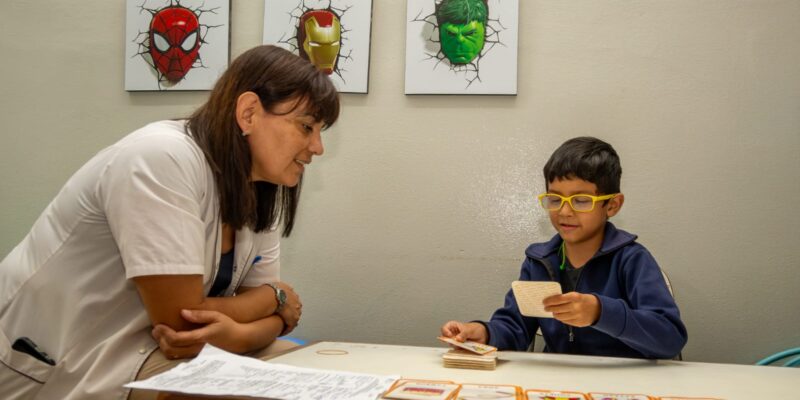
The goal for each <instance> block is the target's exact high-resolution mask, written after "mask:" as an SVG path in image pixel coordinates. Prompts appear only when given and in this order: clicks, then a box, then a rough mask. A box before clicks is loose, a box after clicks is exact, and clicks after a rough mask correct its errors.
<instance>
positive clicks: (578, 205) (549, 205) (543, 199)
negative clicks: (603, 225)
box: [538, 193, 619, 212]
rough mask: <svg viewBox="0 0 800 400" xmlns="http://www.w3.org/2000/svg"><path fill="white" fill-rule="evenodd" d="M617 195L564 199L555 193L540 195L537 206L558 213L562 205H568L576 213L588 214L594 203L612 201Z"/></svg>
mask: <svg viewBox="0 0 800 400" xmlns="http://www.w3.org/2000/svg"><path fill="white" fill-rule="evenodd" d="M618 194H619V193H614V194H606V195H603V196H592V195H590V194H573V195H572V196H569V197H564V196H561V195H558V194H555V193H542V194H540V195H539V196H538V198H539V204H541V205H542V208H544V209H545V210H548V211H558V210H560V209H561V207H562V206H563V205H564V203H565V202H566V203H569V206H570V207H572V209H573V210H574V211H576V212H590V211H592V210H594V203H597V202H598V201H603V200H608V199H613V198H614V197H616V196H617V195H618Z"/></svg>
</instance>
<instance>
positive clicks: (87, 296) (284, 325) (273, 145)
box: [0, 46, 339, 399]
mask: <svg viewBox="0 0 800 400" xmlns="http://www.w3.org/2000/svg"><path fill="white" fill-rule="evenodd" d="M338 114H339V97H338V93H337V92H336V89H335V88H334V87H333V85H332V83H331V82H330V80H329V79H328V78H327V77H326V76H325V75H324V74H322V73H321V72H320V71H318V70H316V69H315V67H314V66H313V65H312V64H310V63H309V62H308V61H305V60H303V59H301V58H300V57H297V56H295V55H293V54H291V53H290V52H288V51H286V50H283V49H280V48H277V47H273V46H260V47H257V48H254V49H251V50H249V51H247V52H245V53H244V54H242V55H241V56H239V57H238V58H237V59H236V60H234V61H233V63H232V64H231V65H230V67H229V68H228V70H227V71H226V72H225V73H224V74H223V75H222V77H220V79H219V81H218V82H217V83H216V85H215V87H214V89H213V90H212V92H211V94H210V96H209V99H208V101H207V102H206V104H204V105H203V106H201V107H200V108H199V109H198V110H197V111H196V112H195V113H194V114H193V115H192V116H191V117H190V118H189V119H188V120H186V121H161V122H156V123H153V124H150V125H147V126H145V127H143V128H141V129H139V130H137V131H135V132H133V133H131V134H130V135H128V136H126V137H125V138H123V139H122V140H120V141H119V142H117V143H115V144H114V145H112V146H110V147H108V148H106V149H104V150H102V151H101V152H99V153H98V154H97V155H95V156H94V157H93V158H92V159H91V160H89V162H88V163H86V164H85V165H84V166H83V167H82V168H81V169H80V170H78V172H76V173H75V175H73V176H72V177H71V178H70V180H69V181H68V182H67V183H66V185H65V186H64V188H63V189H62V190H61V192H60V193H59V194H58V195H57V196H56V198H55V199H54V200H53V202H52V203H50V205H49V206H48V207H47V209H45V211H44V212H43V214H42V215H41V216H40V217H39V219H38V220H37V221H36V222H35V224H34V226H33V228H32V229H31V232H30V233H29V234H28V235H27V236H26V237H25V239H24V240H23V241H22V243H20V244H19V245H18V246H17V247H16V248H15V249H14V250H12V252H11V253H10V254H9V255H8V256H7V257H6V258H5V259H4V260H3V261H2V263H0V361H2V363H1V364H0V393H3V396H4V397H6V398H26V399H28V398H46V399H49V398H60V399H72V398H80V399H95V398H97V399H114V398H116V399H125V398H126V397H127V396H128V395H129V393H128V390H126V389H124V388H123V387H122V385H123V384H125V383H126V382H129V381H132V380H134V379H136V378H137V377H139V378H142V377H144V376H149V375H151V374H153V373H155V372H158V371H161V370H164V369H167V368H169V367H171V366H172V365H174V364H175V363H177V361H174V360H179V359H181V358H186V357H193V356H195V355H196V354H197V353H198V352H199V351H200V349H201V347H202V346H203V345H204V344H205V343H211V344H213V345H215V346H217V347H220V348H223V349H226V350H229V351H233V352H237V353H251V354H252V353H253V352H256V351H259V350H261V353H262V354H263V353H264V352H269V351H270V350H274V349H275V348H276V347H277V345H276V344H275V338H276V337H278V336H279V335H281V334H285V333H288V332H290V331H291V330H292V329H294V327H295V326H297V323H298V320H299V318H300V314H301V311H302V304H301V303H300V299H299V297H298V296H297V294H296V293H295V292H294V291H293V289H292V288H291V286H289V285H288V284H286V283H284V282H280V281H279V274H278V272H279V271H278V270H279V261H278V248H279V240H278V239H279V237H278V232H277V228H278V225H279V224H282V225H283V235H284V236H288V235H289V233H291V231H292V227H293V225H294V216H295V210H296V208H297V202H298V199H299V195H300V181H301V178H302V175H303V172H304V170H305V168H306V166H307V165H308V164H309V163H311V160H312V158H313V157H314V156H319V155H322V152H323V146H322V142H321V137H320V134H321V131H322V130H323V129H325V128H327V127H329V126H331V125H332V124H333V123H334V122H335V121H336V119H337V117H338ZM234 295H235V296H234ZM24 338H27V339H24ZM26 345H27V347H26ZM270 345H271V346H270ZM33 346H37V347H38V348H33ZM264 349H266V350H264ZM37 350H38V351H37ZM42 352H46V353H47V355H44V354H41V353H42ZM48 355H49V357H48ZM51 364H52V365H51ZM138 395H140V394H135V395H134V396H132V397H136V396H138Z"/></svg>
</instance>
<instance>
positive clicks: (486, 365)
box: [439, 336, 497, 370]
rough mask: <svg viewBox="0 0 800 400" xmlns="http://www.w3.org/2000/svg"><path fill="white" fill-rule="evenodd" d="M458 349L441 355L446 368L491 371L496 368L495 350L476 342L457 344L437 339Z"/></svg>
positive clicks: (457, 342)
mask: <svg viewBox="0 0 800 400" xmlns="http://www.w3.org/2000/svg"><path fill="white" fill-rule="evenodd" d="M439 340H441V341H443V342H445V343H449V344H451V345H453V346H456V347H458V349H451V350H450V351H448V352H447V353H444V354H442V359H443V360H444V366H445V367H446V368H468V369H486V370H493V369H495V368H496V367H497V348H496V347H492V346H489V345H486V344H481V343H477V342H470V341H466V342H463V343H462V342H459V341H457V340H455V339H452V338H446V337H443V336H440V337H439Z"/></svg>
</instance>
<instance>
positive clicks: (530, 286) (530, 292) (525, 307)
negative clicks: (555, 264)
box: [511, 281, 561, 318]
mask: <svg viewBox="0 0 800 400" xmlns="http://www.w3.org/2000/svg"><path fill="white" fill-rule="evenodd" d="M511 290H513V291H514V297H515V298H516V299H517V306H518V307H519V311H520V313H522V315H524V316H526V317H539V318H553V313H551V312H548V311H545V310H544V304H542V302H543V301H544V299H546V298H548V297H550V296H553V295H556V294H561V284H560V283H558V282H551V281H514V282H511Z"/></svg>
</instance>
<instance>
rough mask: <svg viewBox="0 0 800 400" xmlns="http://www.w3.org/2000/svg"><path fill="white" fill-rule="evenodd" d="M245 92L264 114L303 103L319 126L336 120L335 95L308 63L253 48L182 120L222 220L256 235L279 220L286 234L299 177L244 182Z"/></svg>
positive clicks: (273, 49) (281, 51)
mask: <svg viewBox="0 0 800 400" xmlns="http://www.w3.org/2000/svg"><path fill="white" fill-rule="evenodd" d="M248 91H250V92H253V93H255V94H257V95H258V97H259V99H260V100H261V105H262V106H263V107H264V110H266V111H267V112H273V108H274V106H275V105H276V104H278V103H282V102H285V101H288V100H296V103H295V107H297V106H299V105H300V104H304V105H306V106H307V107H308V112H309V113H310V114H311V115H313V116H314V118H316V120H317V121H321V122H323V125H324V128H327V127H330V126H331V125H333V123H334V122H336V119H337V118H338V117H339V94H338V92H337V91H336V88H335V87H334V86H333V83H332V82H331V81H330V79H329V78H328V77H327V76H326V75H325V74H323V73H322V72H321V71H319V70H318V69H317V68H316V67H315V66H314V65H313V64H311V63H310V62H308V61H306V60H303V59H302V58H300V57H299V56H296V55H294V54H292V53H291V52H289V51H287V50H285V49H282V48H280V47H275V46H268V45H267V46H258V47H255V48H253V49H250V50H248V51H246V52H244V53H242V54H241V55H240V56H239V57H237V58H236V59H235V60H234V61H233V62H232V63H231V65H230V66H229V67H228V69H227V70H226V71H225V73H224V74H222V76H221V77H220V78H219V80H218V81H217V83H216V84H215V85H214V89H213V90H212V91H211V94H210V95H209V98H208V101H207V102H206V103H205V104H204V105H202V106H201V107H200V108H199V109H197V111H195V112H194V114H192V116H191V117H189V120H188V121H187V122H186V125H187V127H188V129H189V132H190V134H191V135H192V137H194V139H195V141H196V142H197V144H198V145H199V146H200V148H201V149H202V150H203V152H204V153H205V156H206V160H208V163H209V165H210V166H211V171H212V172H213V173H214V180H215V182H216V184H217V192H218V193H219V203H220V214H221V216H222V222H223V223H225V224H228V225H230V226H231V227H233V228H235V229H241V228H242V227H244V226H250V227H252V228H253V230H254V231H256V232H260V231H263V230H264V229H269V228H270V227H272V226H274V225H275V222H277V221H278V220H279V219H280V220H281V222H282V223H283V236H289V234H290V233H291V232H292V227H293V226H294V218H295V212H296V211H297V203H298V201H299V200H300V186H301V183H302V179H301V181H300V182H298V184H297V186H295V187H286V186H282V185H276V184H274V183H270V182H252V181H251V180H250V171H251V166H252V159H251V157H250V147H249V146H248V143H247V140H246V138H245V137H244V136H242V130H241V128H239V124H238V123H237V122H236V101H237V99H238V98H239V95H241V94H242V93H244V92H248ZM292 111H293V110H292ZM290 112H291V111H290Z"/></svg>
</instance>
